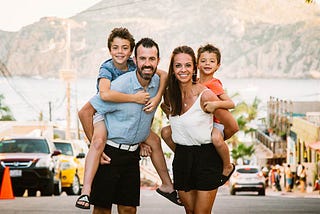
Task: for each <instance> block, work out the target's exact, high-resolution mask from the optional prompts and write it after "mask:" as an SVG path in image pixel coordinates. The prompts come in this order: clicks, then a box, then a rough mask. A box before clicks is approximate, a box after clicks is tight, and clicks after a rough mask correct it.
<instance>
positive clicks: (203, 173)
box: [172, 143, 222, 192]
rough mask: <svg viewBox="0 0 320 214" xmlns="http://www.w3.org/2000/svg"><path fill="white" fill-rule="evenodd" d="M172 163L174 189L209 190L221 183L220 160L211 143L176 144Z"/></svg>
mask: <svg viewBox="0 0 320 214" xmlns="http://www.w3.org/2000/svg"><path fill="white" fill-rule="evenodd" d="M172 165H173V182H174V188H175V189H176V190H183V191H186V192H187V191H190V190H203V191H210V190H214V189H216V188H218V187H219V186H220V185H221V182H220V178H221V173H222V160H221V158H220V156H219V154H218V153H217V151H216V149H215V147H214V145H213V144H212V143H209V144H203V145H201V146H182V145H178V144H177V145H176V150H175V155H174V160H173V163H172Z"/></svg>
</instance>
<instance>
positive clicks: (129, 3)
mask: <svg viewBox="0 0 320 214" xmlns="http://www.w3.org/2000/svg"><path fill="white" fill-rule="evenodd" d="M144 1H149V0H140V1H133V2H127V3H122V4H117V5H111V6H106V7H101V8H96V9H91V10H85V11H83V12H80V13H79V14H83V13H90V12H96V11H99V10H105V9H109V8H114V7H121V6H127V5H132V4H136V3H140V2H144Z"/></svg>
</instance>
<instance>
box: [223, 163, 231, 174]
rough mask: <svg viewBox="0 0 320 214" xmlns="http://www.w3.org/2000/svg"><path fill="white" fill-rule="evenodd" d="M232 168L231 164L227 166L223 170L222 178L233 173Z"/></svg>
mask: <svg viewBox="0 0 320 214" xmlns="http://www.w3.org/2000/svg"><path fill="white" fill-rule="evenodd" d="M233 167H234V165H233V164H232V163H230V164H229V165H227V166H226V167H224V168H223V171H222V174H223V175H224V176H228V175H229V174H230V173H231V172H232V171H233Z"/></svg>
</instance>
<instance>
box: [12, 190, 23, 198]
mask: <svg viewBox="0 0 320 214" xmlns="http://www.w3.org/2000/svg"><path fill="white" fill-rule="evenodd" d="M24 192H25V189H24V188H13V194H14V196H16V197H21V196H23V194H24Z"/></svg>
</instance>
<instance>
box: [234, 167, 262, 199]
mask: <svg viewBox="0 0 320 214" xmlns="http://www.w3.org/2000/svg"><path fill="white" fill-rule="evenodd" d="M229 184H230V194H231V195H235V194H236V192H240V191H246V192H247V191H255V192H258V194H259V195H265V177H264V176H263V173H262V171H261V170H260V168H259V166H252V165H241V166H239V165H238V166H236V169H235V171H234V173H233V174H232V176H231V178H230V182H229Z"/></svg>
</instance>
